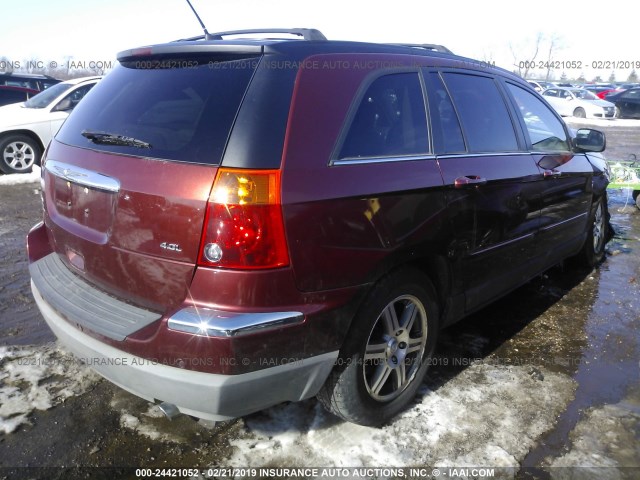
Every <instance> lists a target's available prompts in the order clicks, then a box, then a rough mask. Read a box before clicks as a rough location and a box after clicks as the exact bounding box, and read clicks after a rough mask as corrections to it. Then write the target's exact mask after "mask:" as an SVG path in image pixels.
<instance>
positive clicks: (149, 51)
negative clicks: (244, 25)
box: [117, 28, 520, 79]
mask: <svg viewBox="0 0 640 480" xmlns="http://www.w3.org/2000/svg"><path fill="white" fill-rule="evenodd" d="M242 35H251V36H252V38H233V39H229V38H227V39H225V37H233V36H235V37H238V36H242ZM287 36H288V37H287ZM291 36H294V37H298V38H291ZM207 53H211V54H229V55H230V56H233V55H239V56H242V55H248V56H253V55H262V54H286V55H291V56H293V57H295V58H302V57H305V56H308V55H312V54H314V53H380V54H385V53H387V54H404V55H419V56H427V57H440V58H448V59H451V60H457V61H460V62H463V63H466V64H468V65H469V67H470V68H473V67H474V66H479V67H482V68H487V69H490V70H494V71H500V72H502V74H505V75H507V76H509V77H512V78H518V79H520V77H518V76H517V75H515V74H514V73H513V72H509V71H508V70H505V69H503V68H500V67H497V66H494V65H492V64H490V63H487V62H483V61H480V60H474V59H471V58H467V57H463V56H460V55H456V54H454V53H453V52H451V50H449V49H448V48H447V47H445V46H443V45H439V44H434V43H373V42H354V41H345V40H328V39H327V37H326V36H325V35H324V34H323V33H322V32H320V31H319V30H316V29H313V28H256V29H248V30H231V31H226V32H217V33H208V32H207V34H206V35H199V36H195V37H191V38H185V39H181V40H175V41H173V42H169V43H164V44H158V45H151V46H146V47H140V48H134V49H131V50H125V51H122V52H120V53H118V57H117V58H118V60H119V61H125V60H131V59H134V58H136V57H138V58H139V57H144V56H155V55H159V56H163V55H167V56H172V55H176V56H177V55H182V54H207Z"/></svg>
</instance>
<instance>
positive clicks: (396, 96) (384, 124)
mask: <svg viewBox="0 0 640 480" xmlns="http://www.w3.org/2000/svg"><path fill="white" fill-rule="evenodd" d="M428 145H429V139H428V130H427V115H426V111H425V107H424V98H423V96H422V88H421V86H420V79H419V77H418V74H417V73H396V74H390V75H385V76H383V77H380V78H378V79H376V80H375V81H374V82H373V83H372V84H371V85H370V86H369V88H368V89H367V91H366V93H365V94H364V96H363V97H362V99H361V101H360V105H359V106H358V109H357V111H356V114H355V115H354V117H353V120H352V122H351V125H349V130H348V132H347V135H346V136H345V139H344V142H343V144H342V147H341V149H340V153H339V155H338V158H358V157H385V156H394V155H411V154H420V153H426V152H428V150H429V147H428Z"/></svg>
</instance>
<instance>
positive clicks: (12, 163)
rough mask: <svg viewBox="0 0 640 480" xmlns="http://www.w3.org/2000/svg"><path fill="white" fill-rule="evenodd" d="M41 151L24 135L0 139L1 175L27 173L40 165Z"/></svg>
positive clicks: (36, 144) (37, 145) (34, 142)
mask: <svg viewBox="0 0 640 480" xmlns="http://www.w3.org/2000/svg"><path fill="white" fill-rule="evenodd" d="M41 155H42V149H41V148H40V145H39V144H38V142H36V141H35V140H34V139H32V138H31V137H28V136H26V135H7V136H6V137H3V138H1V139H0V170H2V172H3V173H6V174H10V173H29V172H30V171H31V168H32V167H33V165H37V164H39V163H40V156H41Z"/></svg>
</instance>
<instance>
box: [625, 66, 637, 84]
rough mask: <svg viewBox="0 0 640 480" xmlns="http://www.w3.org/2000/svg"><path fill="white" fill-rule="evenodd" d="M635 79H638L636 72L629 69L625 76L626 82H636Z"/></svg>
mask: <svg viewBox="0 0 640 480" xmlns="http://www.w3.org/2000/svg"><path fill="white" fill-rule="evenodd" d="M637 81H638V74H637V73H636V71H635V69H634V70H631V73H630V74H629V76H628V77H627V82H629V83H636V82H637Z"/></svg>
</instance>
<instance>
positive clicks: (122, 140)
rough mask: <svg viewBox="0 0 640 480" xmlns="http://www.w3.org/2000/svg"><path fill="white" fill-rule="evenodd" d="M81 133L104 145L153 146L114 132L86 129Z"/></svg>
mask: <svg viewBox="0 0 640 480" xmlns="http://www.w3.org/2000/svg"><path fill="white" fill-rule="evenodd" d="M81 135H82V136H83V137H85V138H88V139H89V140H91V141H92V142H93V143H100V144H103V145H121V146H123V147H137V148H151V144H150V143H147V142H143V141H142V140H138V139H137V138H133V137H125V136H124V135H116V134H114V133H107V132H92V131H90V130H85V131H84V132H81Z"/></svg>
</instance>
